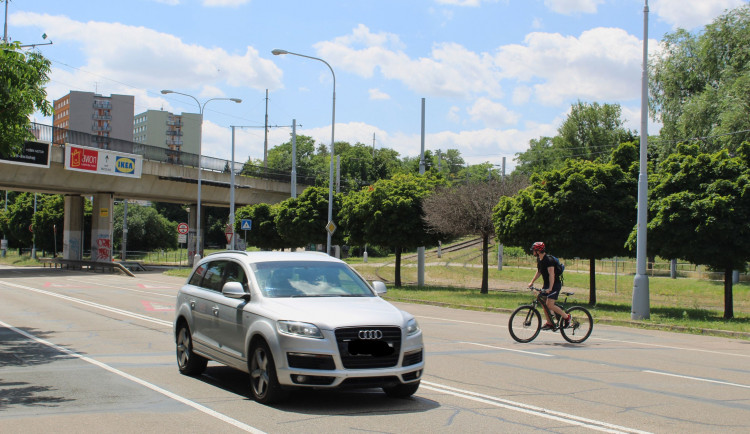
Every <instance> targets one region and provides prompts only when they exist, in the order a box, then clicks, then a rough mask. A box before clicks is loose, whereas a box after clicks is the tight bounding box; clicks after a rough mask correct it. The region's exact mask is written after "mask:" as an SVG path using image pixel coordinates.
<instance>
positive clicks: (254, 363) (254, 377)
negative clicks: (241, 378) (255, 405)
mask: <svg viewBox="0 0 750 434" xmlns="http://www.w3.org/2000/svg"><path fill="white" fill-rule="evenodd" d="M249 365H250V366H249V368H250V391H251V392H252V394H253V398H254V399H255V400H256V401H258V402H260V403H261V404H272V403H274V402H278V401H279V400H281V399H282V398H284V396H285V393H284V391H283V390H282V389H281V385H279V380H278V377H276V364H275V363H274V362H273V354H271V350H270V349H269V348H268V344H266V343H265V342H264V341H258V342H256V343H254V344H253V345H252V347H251V348H250V361H249Z"/></svg>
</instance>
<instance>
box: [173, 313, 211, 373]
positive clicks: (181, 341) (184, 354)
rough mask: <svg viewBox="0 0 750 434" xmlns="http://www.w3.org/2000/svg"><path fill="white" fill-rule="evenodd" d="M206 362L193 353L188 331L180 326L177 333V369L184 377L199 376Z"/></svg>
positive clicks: (185, 326)
mask: <svg viewBox="0 0 750 434" xmlns="http://www.w3.org/2000/svg"><path fill="white" fill-rule="evenodd" d="M206 364H208V360H207V359H206V358H205V357H201V356H199V355H197V354H195V353H194V352H193V339H192V336H191V335H190V329H189V328H188V326H187V325H186V324H182V325H181V326H180V329H179V330H178V331H177V367H178V368H180V373H181V374H184V375H200V374H202V373H203V371H205V370H206Z"/></svg>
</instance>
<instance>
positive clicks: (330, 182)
mask: <svg viewBox="0 0 750 434" xmlns="http://www.w3.org/2000/svg"><path fill="white" fill-rule="evenodd" d="M271 53H272V54H273V55H274V56H278V55H281V54H291V55H293V56H299V57H306V58H308V59H313V60H319V61H321V62H323V63H325V64H326V66H327V67H328V69H330V70H331V75H332V76H333V110H332V115H331V167H330V170H329V173H328V224H326V228H327V227H328V225H329V224H331V223H333V154H334V151H333V137H334V131H335V127H336V74H334V72H333V68H331V65H329V64H328V62H326V61H325V60H323V59H320V58H317V57H312V56H306V55H304V54H299V53H292V52H291V51H286V50H280V49H278V48H277V49H275V50H273V51H271ZM326 234H327V241H326V253H327V254H329V255H330V254H331V231H329V230H326Z"/></svg>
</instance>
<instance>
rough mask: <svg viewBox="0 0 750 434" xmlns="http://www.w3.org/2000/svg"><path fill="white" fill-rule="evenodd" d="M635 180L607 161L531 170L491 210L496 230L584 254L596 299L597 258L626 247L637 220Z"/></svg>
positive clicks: (517, 242) (517, 240) (506, 240)
mask: <svg viewBox="0 0 750 434" xmlns="http://www.w3.org/2000/svg"><path fill="white" fill-rule="evenodd" d="M635 194H636V182H635V179H633V178H632V177H631V176H629V175H628V174H627V173H626V172H624V171H623V170H622V169H621V168H620V166H618V165H615V164H612V163H607V164H605V163H597V162H590V161H580V160H578V161H568V163H567V164H566V166H565V168H563V169H562V170H557V171H550V172H544V173H542V174H535V175H533V176H532V177H531V185H530V186H529V187H528V188H526V189H524V190H521V191H520V192H519V193H518V194H517V195H516V196H514V197H502V198H501V199H500V201H499V203H498V204H497V206H496V207H495V210H494V217H493V220H494V223H495V231H496V233H497V236H498V239H499V240H500V241H501V242H502V243H503V244H507V245H513V246H531V244H532V243H533V242H535V241H544V242H545V243H546V244H547V246H548V249H547V250H548V251H549V252H550V253H552V254H554V255H557V256H562V257H581V258H589V264H590V270H591V271H590V274H589V288H590V293H589V303H590V304H592V305H593V304H596V259H602V258H608V257H612V256H617V255H621V254H624V253H626V252H627V250H626V249H625V241H626V240H627V238H628V235H629V234H630V232H631V230H632V229H633V225H634V224H635V221H636V212H635V204H636V198H635Z"/></svg>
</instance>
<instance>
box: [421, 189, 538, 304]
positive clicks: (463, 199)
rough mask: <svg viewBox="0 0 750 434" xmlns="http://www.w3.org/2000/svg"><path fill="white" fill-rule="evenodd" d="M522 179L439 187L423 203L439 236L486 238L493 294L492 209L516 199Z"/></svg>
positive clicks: (485, 285) (484, 289) (485, 280)
mask: <svg viewBox="0 0 750 434" xmlns="http://www.w3.org/2000/svg"><path fill="white" fill-rule="evenodd" d="M523 181H524V180H522V178H521V177H516V178H513V179H512V180H510V179H509V180H508V181H507V182H503V181H498V180H489V181H483V182H467V183H464V184H458V185H455V186H453V187H450V188H447V187H439V188H437V189H436V190H435V191H434V192H433V193H432V194H430V195H429V196H427V197H426V198H425V199H424V200H423V203H422V207H423V210H424V220H425V222H426V223H427V225H428V226H429V227H430V228H431V229H432V230H433V231H435V232H437V233H438V234H446V235H452V236H456V237H459V236H465V235H478V236H480V237H482V286H481V289H480V293H482V294H487V293H488V292H489V253H488V252H489V243H490V238H491V237H493V236H494V235H495V226H494V224H493V222H492V209H493V207H494V206H495V205H497V202H498V200H499V199H500V197H502V196H512V195H513V194H515V193H516V192H517V191H518V190H519V189H520V188H521V187H522V186H525V185H524V184H525V182H523Z"/></svg>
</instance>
